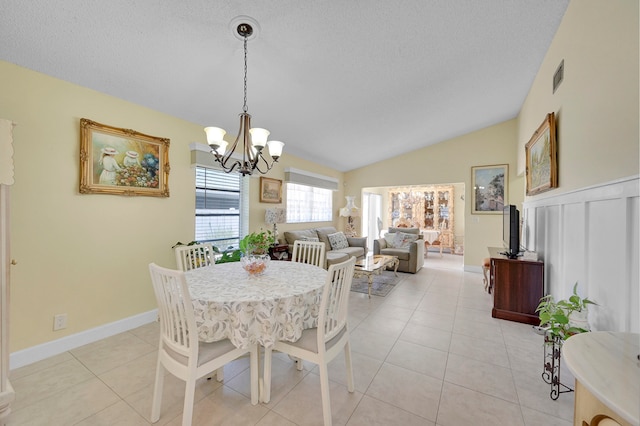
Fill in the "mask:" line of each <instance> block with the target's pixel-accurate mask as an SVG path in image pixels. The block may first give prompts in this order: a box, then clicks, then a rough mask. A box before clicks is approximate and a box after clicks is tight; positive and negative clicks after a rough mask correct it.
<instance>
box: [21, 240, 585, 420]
mask: <svg viewBox="0 0 640 426" xmlns="http://www.w3.org/2000/svg"><path fill="white" fill-rule="evenodd" d="M402 275H403V279H402V281H401V282H400V283H398V285H397V286H396V288H395V289H394V290H393V291H392V292H391V293H390V294H389V295H387V296H386V297H382V298H380V297H375V296H374V297H372V298H371V299H368V298H367V296H366V295H364V294H361V293H354V292H352V293H351V300H350V324H351V330H352V332H351V343H352V352H353V362H354V370H355V372H354V373H355V382H356V391H355V392H354V393H352V394H350V393H348V392H347V389H346V381H345V374H344V359H343V357H338V358H337V359H336V360H334V362H333V363H332V365H331V370H330V377H331V380H332V382H331V403H332V411H333V424H334V425H350V426H351V425H368V426H369V425H440V426H451V425H491V426H493V425H501V426H512V425H528V426H532V425H545V426H549V425H566V426H569V425H571V423H572V418H573V401H574V397H573V393H567V394H562V395H560V398H559V399H558V400H557V401H552V400H551V399H550V398H549V385H546V384H545V383H544V382H543V381H542V379H541V378H540V373H541V370H542V337H541V336H538V335H536V334H535V333H533V331H532V330H531V327H530V326H527V325H524V324H519V323H515V322H509V321H502V320H496V319H493V318H491V313H490V312H491V304H492V301H491V296H490V295H487V294H486V293H485V292H484V290H483V284H482V275H481V274H479V273H470V272H464V271H463V267H462V257H461V256H456V255H446V254H445V255H444V257H443V258H440V256H439V255H438V254H437V253H432V252H430V253H429V256H428V258H427V259H426V261H425V268H423V269H422V270H421V271H420V272H419V273H418V274H415V275H411V274H402ZM157 336H158V325H157V324H156V323H152V324H148V325H145V326H143V327H140V328H137V329H135V330H131V331H129V332H125V333H122V334H119V335H116V336H113V337H110V338H107V339H104V340H102V341H98V342H96V343H92V344H89V345H86V346H83V347H80V348H77V349H74V350H72V351H69V352H66V353H63V354H61V355H58V356H55V357H52V358H50V359H46V360H43V361H40V362H38V363H35V364H32V365H28V366H25V367H22V368H19V369H17V370H14V371H12V372H11V382H12V385H13V386H14V388H15V390H16V401H15V403H14V405H13V413H12V416H11V417H10V420H9V423H8V424H9V425H12V426H13V425H47V426H55V425H64V426H67V425H83V426H84V425H87V426H89V425H91V426H96V425H105V426H106V425H109V426H112V425H126V426H129V425H131V426H134V425H148V424H150V422H149V413H150V411H151V395H152V387H153V380H154V370H155V362H156V351H157V349H156V341H157ZM316 373H317V371H316V370H315V368H314V366H313V365H312V364H308V365H307V364H305V368H304V370H303V371H297V370H296V368H295V366H294V364H293V363H292V362H291V361H290V360H289V359H288V357H286V356H283V355H282V354H277V355H276V356H275V357H274V361H273V383H272V392H271V395H272V396H271V402H270V403H269V404H258V405H255V406H253V405H251V402H250V399H249V370H248V359H240V360H238V361H236V362H234V363H231V364H229V365H228V366H227V367H225V381H224V383H218V382H217V381H215V380H210V381H206V380H203V381H202V382H201V383H199V385H198V389H197V391H196V401H197V402H196V404H195V409H194V421H193V424H194V425H259V426H267V425H278V426H281V425H283V426H286V425H321V424H322V409H321V404H320V384H319V380H318V375H317V374H316ZM562 381H563V382H564V383H567V384H571V385H572V384H573V378H572V377H570V375H569V374H568V372H567V370H566V368H565V369H564V370H563V380H562ZM183 393H184V387H183V384H182V382H180V381H178V380H176V379H175V378H173V377H172V376H168V378H167V380H165V394H164V399H163V407H162V415H161V418H160V421H159V422H158V423H157V424H158V425H179V424H180V423H181V412H182V403H183Z"/></svg>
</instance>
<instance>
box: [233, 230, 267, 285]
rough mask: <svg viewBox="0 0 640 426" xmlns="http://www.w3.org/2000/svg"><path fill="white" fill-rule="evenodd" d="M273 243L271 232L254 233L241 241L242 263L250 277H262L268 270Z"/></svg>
mask: <svg viewBox="0 0 640 426" xmlns="http://www.w3.org/2000/svg"><path fill="white" fill-rule="evenodd" d="M273 242H274V239H273V236H272V234H271V231H266V232H265V231H261V232H252V233H251V234H249V235H247V236H246V237H244V238H243V239H241V240H240V251H241V252H242V257H241V258H240V263H241V264H242V267H243V268H244V270H245V271H247V272H248V273H249V275H261V274H262V273H264V271H265V270H266V269H267V265H268V264H269V259H270V257H269V247H271V246H272V245H273Z"/></svg>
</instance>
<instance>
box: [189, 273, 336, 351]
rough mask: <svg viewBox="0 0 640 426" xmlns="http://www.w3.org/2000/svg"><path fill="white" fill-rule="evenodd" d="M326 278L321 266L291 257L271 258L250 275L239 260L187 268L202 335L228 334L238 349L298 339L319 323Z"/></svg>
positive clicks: (206, 337)
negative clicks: (262, 271) (255, 272)
mask: <svg viewBox="0 0 640 426" xmlns="http://www.w3.org/2000/svg"><path fill="white" fill-rule="evenodd" d="M326 277H327V271H326V270H324V269H322V268H319V267H317V266H313V265H307V264H303V263H297V262H287V261H271V262H269V264H268V267H267V269H266V271H265V272H264V273H263V274H262V275H259V276H250V275H249V274H248V273H247V272H246V271H245V270H244V269H243V268H242V266H241V264H240V262H232V263H222V264H217V265H212V266H209V267H206V268H199V269H193V270H191V271H188V272H186V273H185V278H186V280H187V284H188V286H189V293H190V295H191V298H192V300H193V306H194V311H195V317H196V326H197V328H198V338H199V340H201V341H204V342H214V341H218V340H223V339H229V340H230V341H231V343H233V345H234V346H236V347H238V348H246V347H248V346H249V345H251V344H255V343H257V344H260V345H262V346H264V347H270V346H273V344H274V343H275V342H276V341H279V340H286V341H291V342H293V341H296V340H298V339H299V338H300V336H301V335H302V331H303V330H304V329H306V328H312V327H315V326H316V325H317V322H318V312H319V307H320V299H321V297H322V290H323V288H324V285H325V282H326Z"/></svg>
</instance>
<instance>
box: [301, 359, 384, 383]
mask: <svg viewBox="0 0 640 426" xmlns="http://www.w3.org/2000/svg"><path fill="white" fill-rule="evenodd" d="M351 364H352V366H353V381H354V387H355V389H356V391H358V392H360V393H364V392H365V391H366V390H367V388H368V387H369V385H370V384H371V381H372V380H373V378H374V377H375V376H376V374H377V373H378V370H380V367H381V366H382V361H380V360H378V359H375V358H371V357H368V356H366V355H364V354H361V353H358V352H353V351H351ZM311 373H313V374H316V375H318V374H320V373H319V372H318V367H317V366H316V367H315V368H314V369H313V370H311ZM329 379H330V380H332V381H334V382H336V383H340V384H342V385H344V386H347V367H346V364H345V360H344V356H343V355H342V354H340V355H338V356H337V357H336V358H334V359H333V360H332V361H331V362H330V363H329Z"/></svg>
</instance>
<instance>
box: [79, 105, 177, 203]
mask: <svg viewBox="0 0 640 426" xmlns="http://www.w3.org/2000/svg"><path fill="white" fill-rule="evenodd" d="M169 169H170V167H169V139H166V138H159V137H154V136H149V135H145V134H143V133H139V132H136V131H135V130H129V129H120V128H117V127H112V126H107V125H106V124H100V123H96V122H95V121H91V120H88V119H86V118H82V119H81V120H80V193H81V194H112V195H146V196H151V197H168V196H169Z"/></svg>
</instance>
